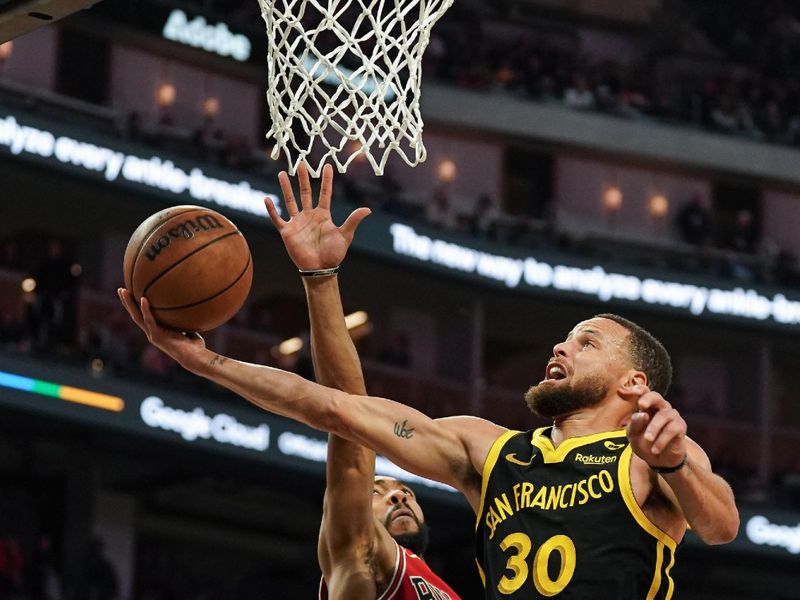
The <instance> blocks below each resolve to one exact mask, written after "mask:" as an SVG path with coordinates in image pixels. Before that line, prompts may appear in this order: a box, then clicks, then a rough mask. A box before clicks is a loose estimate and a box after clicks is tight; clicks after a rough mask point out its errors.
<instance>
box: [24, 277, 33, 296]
mask: <svg viewBox="0 0 800 600" xmlns="http://www.w3.org/2000/svg"><path fill="white" fill-rule="evenodd" d="M20 287H21V288H22V291H23V292H25V293H26V294H30V293H31V292H32V291H33V290H35V289H36V280H35V279H34V278H33V277H26V278H25V279H23V280H22V283H21V284H20Z"/></svg>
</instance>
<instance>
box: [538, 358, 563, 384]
mask: <svg viewBox="0 0 800 600" xmlns="http://www.w3.org/2000/svg"><path fill="white" fill-rule="evenodd" d="M566 378H567V368H566V367H565V366H564V365H562V364H560V363H557V362H551V363H548V364H547V368H546V369H545V371H544V379H542V381H541V383H544V382H545V381H561V380H562V379H566Z"/></svg>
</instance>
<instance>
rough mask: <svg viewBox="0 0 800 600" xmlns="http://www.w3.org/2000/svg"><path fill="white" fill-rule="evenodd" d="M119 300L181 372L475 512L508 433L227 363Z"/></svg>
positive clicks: (125, 295) (125, 297)
mask: <svg viewBox="0 0 800 600" xmlns="http://www.w3.org/2000/svg"><path fill="white" fill-rule="evenodd" d="M119 295H120V300H121V301H122V303H123V305H124V306H125V308H126V310H127V311H128V313H129V315H130V316H131V318H132V319H133V320H134V322H135V323H136V324H137V325H138V326H139V327H140V328H141V329H142V330H143V331H144V332H145V334H146V335H147V338H148V340H150V342H151V343H152V344H154V345H155V346H156V347H158V348H159V349H161V350H162V351H164V352H165V353H166V354H168V355H169V356H171V357H172V358H173V359H175V360H176V361H177V362H178V363H179V364H180V365H181V366H183V368H185V369H187V370H188V371H190V372H192V373H194V374H196V375H199V376H201V377H205V378H206V379H209V380H211V381H214V382H215V383H217V384H219V385H222V386H223V387H226V388H228V389H229V390H231V391H233V392H235V393H236V394H239V395H240V396H242V397H243V398H245V399H246V400H248V401H250V402H252V403H253V404H255V405H256V406H259V407H260V408H263V409H264V410H267V411H269V412H272V413H274V414H278V415H283V416H286V417H288V418H291V419H294V420H296V421H299V422H301V423H304V424H306V425H309V426H310V427H314V428H316V429H320V430H322V431H327V432H329V433H335V434H338V435H340V436H342V437H344V438H346V439H349V440H351V441H353V442H357V443H360V444H363V445H365V446H367V447H369V448H372V449H373V450H375V451H377V452H380V453H381V454H383V455H384V456H386V457H387V458H389V460H391V461H392V462H394V463H395V464H397V465H399V466H400V467H402V468H404V469H406V470H408V471H411V472H412V473H416V474H417V475H420V476H422V477H427V478H429V479H434V480H436V481H440V482H442V483H446V484H448V485H451V486H453V487H455V488H457V489H459V490H460V491H461V492H462V493H464V495H465V496H466V498H467V501H468V502H469V503H470V504H471V506H472V507H473V509H475V510H477V508H478V505H479V502H480V474H481V471H482V469H483V464H484V462H485V460H486V456H487V455H488V453H489V448H490V447H491V444H492V443H493V442H494V440H496V439H497V437H499V436H500V435H501V434H502V433H503V432H504V431H505V429H503V428H502V427H500V426H499V425H495V424H494V423H490V422H489V421H485V420H483V419H478V418H475V417H450V418H445V419H437V420H435V421H434V420H433V419H431V418H430V417H428V416H427V415H425V414H423V413H421V412H420V411H418V410H415V409H413V408H411V407H409V406H405V405H403V404H400V403H398V402H394V401H392V400H388V399H385V398H377V397H368V396H360V395H354V394H347V393H345V392H342V391H340V390H335V389H332V388H328V387H325V386H322V385H319V384H317V383H313V382H311V381H308V380H306V379H303V378H302V377H300V376H299V375H296V374H294V373H289V372H286V371H282V370H280V369H274V368H271V367H266V366H263V365H254V364H251V363H245V362H242V361H238V360H234V359H229V358H227V357H224V356H221V355H220V354H217V353H216V352H213V351H211V350H209V349H208V348H206V346H205V343H204V342H203V340H202V338H200V337H199V336H197V335H196V334H192V335H184V334H181V333H179V332H176V331H171V330H167V329H165V328H163V327H161V326H159V325H158V323H156V320H155V318H154V317H153V314H152V312H151V311H150V306H149V303H148V302H147V299H146V298H142V300H141V303H140V306H141V308H140V306H139V305H137V304H136V302H134V301H133V299H132V298H131V296H130V293H129V292H128V291H127V290H124V289H120V290H119Z"/></svg>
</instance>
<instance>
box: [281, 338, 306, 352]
mask: <svg viewBox="0 0 800 600" xmlns="http://www.w3.org/2000/svg"><path fill="white" fill-rule="evenodd" d="M302 349H303V340H301V339H300V338H299V337H293V338H289V339H288V340H283V341H282V342H281V343H280V345H279V346H278V352H280V353H281V355H282V356H290V355H292V354H294V353H295V352H300V350H302Z"/></svg>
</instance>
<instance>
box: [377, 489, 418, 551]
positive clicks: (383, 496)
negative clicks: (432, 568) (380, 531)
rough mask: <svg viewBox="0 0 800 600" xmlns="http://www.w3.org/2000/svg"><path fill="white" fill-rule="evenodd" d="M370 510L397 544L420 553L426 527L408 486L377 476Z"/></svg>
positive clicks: (414, 497)
mask: <svg viewBox="0 0 800 600" xmlns="http://www.w3.org/2000/svg"><path fill="white" fill-rule="evenodd" d="M372 512H373V514H374V515H375V518H376V519H378V520H379V521H380V522H381V523H383V525H384V527H386V529H387V530H388V531H389V533H390V534H391V536H392V537H393V538H394V539H395V540H397V543H398V544H400V545H401V546H404V547H405V548H408V549H409V550H411V551H412V552H413V553H414V554H416V555H418V556H422V555H423V554H424V553H425V549H426V548H427V546H428V526H427V524H426V523H425V516H424V515H423V513H422V507H421V506H420V505H419V503H418V502H417V497H416V495H415V494H414V492H413V491H412V489H411V488H410V487H408V486H407V485H406V484H405V483H403V482H402V481H399V480H397V479H395V478H394V477H386V476H377V477H375V486H374V487H373V491H372Z"/></svg>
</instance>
